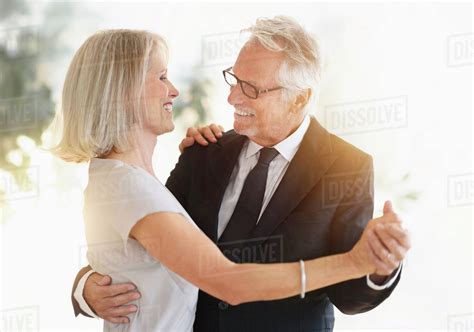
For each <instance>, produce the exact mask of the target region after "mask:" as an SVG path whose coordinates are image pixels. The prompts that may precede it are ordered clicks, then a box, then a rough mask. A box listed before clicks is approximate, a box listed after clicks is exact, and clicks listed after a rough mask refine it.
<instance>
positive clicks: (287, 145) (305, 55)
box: [73, 17, 410, 332]
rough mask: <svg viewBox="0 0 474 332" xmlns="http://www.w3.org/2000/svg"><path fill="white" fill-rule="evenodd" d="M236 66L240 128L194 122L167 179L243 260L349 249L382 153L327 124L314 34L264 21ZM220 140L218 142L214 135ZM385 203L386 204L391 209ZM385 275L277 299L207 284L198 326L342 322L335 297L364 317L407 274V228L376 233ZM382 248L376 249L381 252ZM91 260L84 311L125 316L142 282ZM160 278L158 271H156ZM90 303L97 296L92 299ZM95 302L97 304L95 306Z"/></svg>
mask: <svg viewBox="0 0 474 332" xmlns="http://www.w3.org/2000/svg"><path fill="white" fill-rule="evenodd" d="M249 30H250V33H251V37H250V39H249V41H248V42H247V43H246V44H245V46H244V47H243V48H242V50H241V51H240V54H239V56H238V58H237V61H236V62H235V64H234V66H233V67H231V68H228V69H226V70H224V71H223V74H224V78H225V80H226V82H227V83H228V84H229V85H230V93H229V97H228V102H229V104H231V105H232V106H233V107H234V108H235V112H234V130H232V131H229V132H227V133H225V134H223V135H221V134H220V133H219V130H218V129H217V128H216V127H215V126H210V127H206V128H201V130H200V131H201V133H203V134H205V136H206V137H207V138H208V139H209V140H210V141H211V142H214V141H215V144H208V143H207V142H205V141H203V137H202V136H201V133H200V132H198V131H196V130H190V131H188V136H189V137H188V138H186V139H185V140H183V143H182V147H186V146H189V145H193V142H194V140H197V141H198V142H200V143H201V144H202V145H205V146H202V145H199V144H195V145H193V146H192V147H189V148H187V149H185V150H184V152H183V153H182V155H181V157H180V159H179V161H178V163H177V165H176V167H175V169H174V170H173V171H172V172H171V175H170V177H169V179H168V181H167V183H166V185H167V187H168V188H169V189H170V191H171V192H172V193H173V194H174V195H175V196H176V197H177V199H178V200H179V202H180V203H181V204H182V205H183V207H184V208H185V209H186V210H187V211H188V213H189V214H190V216H191V217H192V218H193V220H194V221H195V222H196V224H197V225H198V226H199V227H200V228H201V229H202V230H203V231H204V232H205V233H206V234H207V236H209V238H211V239H212V240H214V241H215V242H216V243H217V244H218V245H219V246H220V248H221V250H222V251H223V252H224V253H225V254H226V255H227V256H228V257H229V258H230V259H232V260H234V261H236V262H265V263H273V262H289V261H297V260H299V259H307V258H314V257H321V256H327V255H331V254H336V253H341V252H345V251H348V250H350V249H351V248H352V247H353V246H354V244H355V243H356V242H357V240H358V239H359V238H360V235H361V234H362V231H363V230H364V228H365V226H366V224H367V222H368V221H369V220H370V219H371V218H372V213H373V167H372V158H371V157H370V156H369V155H368V154H366V153H364V152H362V151H361V150H358V149H357V148H355V147H354V146H352V145H350V144H348V143H347V142H345V141H343V140H342V139H340V138H339V137H337V136H335V135H332V134H330V133H329V132H328V131H326V130H325V129H324V128H323V127H322V126H321V125H320V124H319V123H318V122H317V121H316V119H314V118H313V117H310V116H308V115H307V114H308V111H309V110H310V109H311V108H312V107H314V102H315V99H316V98H315V97H316V88H317V85H318V83H319V74H320V56H319V51H318V45H317V43H316V41H315V40H314V39H313V38H312V37H311V36H310V35H309V34H308V33H307V32H306V31H305V30H304V29H303V28H302V27H301V26H300V25H299V24H297V23H296V22H295V21H293V20H292V19H289V18H286V17H276V18H274V19H261V20H257V22H256V24H255V25H254V26H252V27H251V28H250V29H249ZM214 133H216V135H217V136H218V137H219V139H217V140H216V139H214V138H213V134H214ZM390 209H391V207H390V206H389V205H387V206H386V207H385V210H386V211H388V210H390ZM371 245H372V246H373V247H374V249H376V248H378V249H380V248H381V247H384V248H383V250H382V252H384V253H385V254H383V255H380V256H377V257H375V258H374V259H375V260H376V261H377V266H378V269H377V271H376V272H377V273H375V274H373V275H370V276H366V277H365V278H361V279H356V280H350V281H347V282H342V283H339V284H336V285H333V286H330V287H327V288H325V289H322V290H317V291H314V292H310V293H308V294H306V296H305V297H304V298H300V297H293V298H289V299H284V300H278V301H267V302H254V303H248V304H241V305H237V306H231V305H229V304H227V303H225V302H222V301H220V300H218V299H216V298H214V297H212V296H210V295H209V294H206V293H204V292H200V294H199V300H198V305H197V311H196V320H195V323H194V331H203V332H204V331H206V332H208V331H226V332H227V331H259V332H260V331H320V330H332V329H333V327H334V311H333V305H335V306H336V307H337V308H338V309H339V310H340V311H341V312H343V313H346V314H357V313H362V312H365V311H368V310H371V309H373V308H375V307H376V306H377V305H379V304H380V303H381V302H382V301H384V300H385V299H386V298H387V297H388V296H389V295H390V294H391V292H392V291H393V289H394V288H395V286H396V285H397V283H398V281H399V279H400V271H401V261H402V260H403V258H404V255H405V253H406V251H407V250H408V249H409V247H410V244H409V236H408V234H407V233H406V231H405V230H403V228H401V227H400V234H399V236H398V238H397V240H395V239H393V238H392V239H387V238H374V239H373V241H372V242H371ZM374 252H375V251H374ZM87 270H90V268H84V269H82V270H81V271H80V272H79V274H78V276H77V278H76V281H75V284H74V289H75V290H73V303H74V307H75V312H76V315H77V314H78V313H79V312H82V313H83V314H87V313H89V315H94V312H92V311H91V308H92V309H94V311H95V313H96V314H97V315H99V316H100V317H102V318H105V319H107V320H110V321H113V322H117V323H120V322H122V323H126V322H127V318H126V317H125V316H126V314H127V313H130V312H132V311H134V310H136V308H135V307H134V306H132V305H126V304H127V303H128V302H130V301H131V300H133V299H135V298H137V297H138V296H139V293H138V292H139V291H140V290H138V291H137V290H133V285H130V284H121V285H110V282H111V280H110V278H109V277H107V276H100V275H98V274H97V273H92V271H87ZM157 282H159V280H157ZM86 302H87V303H86ZM88 305H89V306H90V307H91V308H89V306H88Z"/></svg>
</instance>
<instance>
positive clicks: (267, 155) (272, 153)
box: [258, 148, 278, 166]
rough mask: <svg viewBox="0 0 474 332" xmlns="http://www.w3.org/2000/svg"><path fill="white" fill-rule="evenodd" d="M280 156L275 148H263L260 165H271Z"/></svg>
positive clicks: (259, 159) (259, 160)
mask: <svg viewBox="0 0 474 332" xmlns="http://www.w3.org/2000/svg"><path fill="white" fill-rule="evenodd" d="M277 155H278V151H277V150H276V149H274V148H263V149H261V150H260V157H259V158H258V163H259V164H264V165H266V166H268V165H270V163H271V161H272V160H273V159H274V158H275V157H276V156H277Z"/></svg>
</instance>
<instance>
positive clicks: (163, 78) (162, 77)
mask: <svg viewBox="0 0 474 332" xmlns="http://www.w3.org/2000/svg"><path fill="white" fill-rule="evenodd" d="M167 79H168V77H167V76H161V77H160V80H162V81H166V80H167Z"/></svg>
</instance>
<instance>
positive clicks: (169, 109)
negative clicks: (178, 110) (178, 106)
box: [163, 104, 173, 112]
mask: <svg viewBox="0 0 474 332" xmlns="http://www.w3.org/2000/svg"><path fill="white" fill-rule="evenodd" d="M163 109H164V110H165V111H168V112H171V111H173V105H171V104H166V105H163Z"/></svg>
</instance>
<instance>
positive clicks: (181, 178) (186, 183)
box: [166, 146, 196, 210]
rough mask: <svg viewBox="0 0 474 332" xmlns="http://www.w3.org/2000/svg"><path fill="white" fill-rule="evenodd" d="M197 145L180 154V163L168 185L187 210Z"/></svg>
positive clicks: (176, 166)
mask: <svg viewBox="0 0 474 332" xmlns="http://www.w3.org/2000/svg"><path fill="white" fill-rule="evenodd" d="M195 148H196V147H195V146H192V147H189V148H187V149H185V150H184V151H183V153H182V154H181V155H180V157H179V160H178V163H177V164H176V165H175V167H174V169H173V170H172V171H171V173H170V176H169V177H168V180H167V181H166V187H167V188H168V189H169V190H170V191H171V193H172V194H173V195H174V196H175V197H176V199H177V200H178V201H179V203H180V204H181V205H182V206H183V207H184V209H186V210H187V205H188V204H187V203H188V201H187V197H188V192H189V187H190V183H191V171H192V168H191V165H192V154H193V150H194V149H195Z"/></svg>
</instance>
